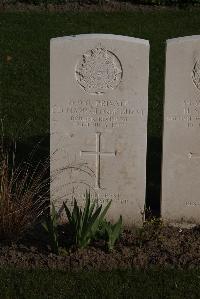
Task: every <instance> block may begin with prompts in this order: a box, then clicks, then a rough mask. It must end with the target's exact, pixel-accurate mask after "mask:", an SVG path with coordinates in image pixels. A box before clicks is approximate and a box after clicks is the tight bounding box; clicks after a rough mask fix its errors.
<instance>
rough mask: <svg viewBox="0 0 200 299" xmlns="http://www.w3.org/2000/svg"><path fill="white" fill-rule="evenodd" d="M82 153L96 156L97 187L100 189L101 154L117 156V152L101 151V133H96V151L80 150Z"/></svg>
mask: <svg viewBox="0 0 200 299" xmlns="http://www.w3.org/2000/svg"><path fill="white" fill-rule="evenodd" d="M80 155H81V156H82V155H94V156H96V182H95V187H96V188H97V189H100V163H101V156H108V157H115V156H116V151H115V152H102V151H101V133H96V151H80Z"/></svg>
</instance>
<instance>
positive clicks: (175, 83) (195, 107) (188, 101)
mask: <svg viewBox="0 0 200 299" xmlns="http://www.w3.org/2000/svg"><path fill="white" fill-rule="evenodd" d="M161 213H162V217H163V219H164V220H165V221H168V222H172V223H182V224H184V223H194V224H195V223H199V222H200V36H191V37H183V38H175V39H171V40H168V41H167V51H166V78H165V103H164V137H163V165H162V205H161Z"/></svg>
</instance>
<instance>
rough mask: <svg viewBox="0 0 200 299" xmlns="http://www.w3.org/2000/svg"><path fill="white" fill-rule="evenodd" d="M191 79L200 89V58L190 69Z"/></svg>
mask: <svg viewBox="0 0 200 299" xmlns="http://www.w3.org/2000/svg"><path fill="white" fill-rule="evenodd" d="M192 81H193V83H194V85H195V86H196V88H198V89H199V90H200V60H197V61H196V63H195V65H194V67H193V70H192Z"/></svg>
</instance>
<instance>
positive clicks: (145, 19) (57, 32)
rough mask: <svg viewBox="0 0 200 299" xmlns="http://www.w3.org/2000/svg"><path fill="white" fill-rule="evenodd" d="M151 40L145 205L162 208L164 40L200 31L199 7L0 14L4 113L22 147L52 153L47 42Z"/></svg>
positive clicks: (1, 108) (7, 132)
mask: <svg viewBox="0 0 200 299" xmlns="http://www.w3.org/2000/svg"><path fill="white" fill-rule="evenodd" d="M94 32H96V33H113V34H121V35H128V36H134V37H138V38H144V39H148V40H149V41H150V45H151V51H150V81H149V119H148V157H147V171H148V173H147V206H149V205H151V208H152V209H156V210H159V204H160V185H161V184H160V180H161V179H160V176H161V175H160V165H161V148H162V140H161V136H162V117H163V90H164V65H165V41H166V39H169V38H175V37H179V36H186V35H197V34H200V10H199V9H192V10H190V9H186V10H176V9H175V10H174V11H172V10H170V11H168V10H166V11H165V10H162V11H159V10H158V11H154V12H150V11H147V12H144V11H143V12H142V11H137V12H130V13H127V12H115V13H114V12H113V13H106V12H90V13H75V12H73V13H70V12H66V13H55V12H52V13H47V12H46V13H45V12H43V13H41V12H40V13H39V12H37V13H34V12H30V13H28V12H26V13H23V12H21V13H20V12H9V13H3V12H2V13H0V57H1V58H0V118H3V119H4V127H5V135H7V136H8V137H9V138H10V137H12V136H14V137H15V138H16V137H17V136H21V139H20V140H19V141H20V143H19V144H18V152H20V153H22V155H24V152H25V153H26V152H30V149H31V148H32V147H33V146H34V144H35V143H36V142H38V141H40V140H41V139H42V140H43V141H44V142H43V143H42V144H40V146H39V152H40V153H43V154H44V155H45V154H46V153H48V152H49V114H50V111H49V42H50V39H51V38H53V37H58V36H65V35H74V34H81V33H94Z"/></svg>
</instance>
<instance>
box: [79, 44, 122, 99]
mask: <svg viewBox="0 0 200 299" xmlns="http://www.w3.org/2000/svg"><path fill="white" fill-rule="evenodd" d="M75 75H76V80H77V82H78V83H79V85H80V86H81V87H82V88H83V89H84V90H85V91H86V92H88V93H93V94H102V93H105V92H106V91H109V90H112V89H115V88H116V87H117V86H118V85H119V83H120V81H121V78H122V66H121V63H120V61H119V59H118V58H117V57H116V56H115V55H114V54H113V53H112V52H110V51H108V50H106V49H104V48H102V47H97V48H94V49H92V50H90V51H88V52H86V53H85V54H83V56H82V57H81V59H80V61H78V63H77V65H76V70H75Z"/></svg>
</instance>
